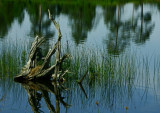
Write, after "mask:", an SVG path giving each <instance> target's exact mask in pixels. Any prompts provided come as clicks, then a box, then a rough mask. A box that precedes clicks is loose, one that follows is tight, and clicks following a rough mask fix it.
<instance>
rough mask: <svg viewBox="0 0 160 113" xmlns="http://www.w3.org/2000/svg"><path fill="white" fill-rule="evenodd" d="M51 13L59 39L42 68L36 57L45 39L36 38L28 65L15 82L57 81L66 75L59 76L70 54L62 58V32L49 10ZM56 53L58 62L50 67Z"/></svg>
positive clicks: (50, 16)
mask: <svg viewBox="0 0 160 113" xmlns="http://www.w3.org/2000/svg"><path fill="white" fill-rule="evenodd" d="M48 13H49V19H50V20H51V21H52V22H53V24H54V26H55V28H56V30H57V33H58V39H57V42H56V43H55V45H54V46H53V48H51V49H50V50H49V51H48V53H47V55H46V57H45V58H44V61H43V64H42V65H41V66H38V65H37V61H36V55H37V51H38V49H39V48H40V45H41V44H42V43H43V42H44V38H43V37H39V36H36V38H35V40H34V41H33V43H32V46H31V49H30V52H29V59H28V62H27V63H26V65H25V66H24V67H23V68H22V70H21V73H20V75H18V76H16V77H15V78H14V80H15V81H21V80H35V79H39V78H49V79H51V77H52V78H53V80H57V77H58V78H59V75H64V74H65V73H66V72H67V71H65V72H64V73H61V74H59V71H60V68H61V64H62V62H63V61H64V60H65V59H66V58H68V57H69V55H68V54H65V55H64V56H63V57H62V58H61V56H60V53H61V37H62V35H61V30H60V27H59V24H58V23H57V22H56V21H55V20H54V19H53V18H52V15H51V14H50V10H48ZM55 52H56V62H55V64H54V65H52V66H50V67H48V64H49V62H50V59H51V56H52V55H53V54H54V53H55Z"/></svg>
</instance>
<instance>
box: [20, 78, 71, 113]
mask: <svg viewBox="0 0 160 113" xmlns="http://www.w3.org/2000/svg"><path fill="white" fill-rule="evenodd" d="M22 86H23V87H24V88H25V90H26V91H27V94H28V102H29V104H30V106H31V109H32V111H33V112H34V113H39V112H40V111H41V110H40V109H41V102H40V101H41V100H42V98H43V99H44V101H45V103H46V105H47V107H48V109H49V111H51V112H52V113H59V112H56V111H58V109H57V108H59V106H60V103H61V104H62V105H63V106H64V107H69V106H70V105H69V104H67V103H66V102H65V101H64V97H62V96H61V90H60V88H61V87H60V86H59V87H58V86H57V84H56V83H55V82H51V81H47V82H46V81H38V82H32V81H29V82H28V83H22ZM49 93H51V94H53V95H55V102H59V104H56V107H54V105H53V103H52V102H53V101H52V100H51V99H50V97H49Z"/></svg>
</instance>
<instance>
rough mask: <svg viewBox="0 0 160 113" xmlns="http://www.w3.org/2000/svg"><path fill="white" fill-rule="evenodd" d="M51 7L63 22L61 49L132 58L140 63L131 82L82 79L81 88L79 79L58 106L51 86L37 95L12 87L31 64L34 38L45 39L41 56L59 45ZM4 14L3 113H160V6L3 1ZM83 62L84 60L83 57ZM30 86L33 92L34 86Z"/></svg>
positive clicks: (0, 54)
mask: <svg viewBox="0 0 160 113" xmlns="http://www.w3.org/2000/svg"><path fill="white" fill-rule="evenodd" d="M48 8H49V9H50V10H51V12H52V14H53V16H54V18H55V20H56V21H58V22H59V25H60V28H61V31H62V35H63V37H62V45H63V46H64V47H62V48H65V47H66V46H65V45H66V44H67V43H69V48H70V51H71V54H72V52H73V54H74V51H78V52H79V53H80V54H81V52H83V51H84V50H82V51H80V50H81V49H82V48H85V51H86V53H88V57H91V55H90V54H89V53H90V51H92V50H93V51H94V52H95V53H96V52H97V51H98V52H99V51H102V54H104V55H106V54H107V55H108V56H110V57H111V58H113V59H116V58H117V59H118V58H123V59H125V57H127V56H130V55H131V56H133V59H134V60H133V61H134V62H135V64H136V67H134V66H133V67H134V69H133V70H136V72H135V73H134V75H133V76H132V77H133V78H131V79H129V80H131V81H132V82H130V81H128V80H125V78H124V81H123V80H122V81H121V80H120V78H112V80H111V81H110V80H108V79H107V80H106V79H105V77H103V76H101V79H100V80H99V79H93V81H92V82H88V81H87V80H84V82H83V84H82V85H83V86H82V87H83V88H81V87H80V86H79V85H78V84H77V82H76V79H68V80H66V81H67V82H66V83H65V84H64V85H65V86H66V87H67V88H69V90H68V91H61V90H60V92H61V96H62V97H65V98H64V101H61V102H60V104H59V105H57V103H56V98H55V94H53V93H52V92H54V91H55V89H54V85H53V84H52V83H48V84H46V85H44V84H39V87H40V88H39V89H40V90H38V91H35V90H29V88H28V87H27V85H25V84H19V83H16V82H14V81H13V77H14V76H16V75H17V74H18V73H19V72H20V69H21V68H22V67H23V65H24V64H25V63H26V61H27V58H28V56H27V55H28V52H29V49H30V46H31V42H32V41H33V40H34V37H35V36H36V34H38V35H41V36H44V37H45V38H46V42H45V44H44V45H42V50H43V54H45V53H47V50H48V49H49V48H50V47H51V46H52V44H53V43H54V42H55V41H56V36H57V34H56V30H55V28H54V26H53V24H52V23H51V22H50V20H49V19H48V15H47V9H48ZM0 9H1V10H0V21H1V23H0V65H1V66H0V112H2V113H25V112H26V113H29V112H36V111H37V112H44V113H48V112H50V111H51V112H52V111H54V109H55V110H57V111H60V112H61V113H65V112H66V113H75V112H76V113H82V112H84V113H125V112H126V113H135V112H136V113H159V111H160V107H159V106H160V90H159V86H160V78H159V76H160V71H159V69H160V60H159V56H160V51H159V48H160V44H159V41H160V39H159V36H160V5H159V4H153V3H150V4H147V3H145V4H132V3H128V4H124V5H113V6H100V5H91V4H81V5H74V4H72V5H69V4H67V5H66V4H61V5H60V4H59V5H55V4H52V5H48V4H39V3H32V2H29V3H18V2H0ZM80 57H84V56H83V54H82V55H80ZM96 57H98V55H97V56H96ZM73 59H74V55H73ZM96 59H97V58H96ZM126 59H127V58H126ZM100 61H101V60H100ZM82 62H83V61H82ZM93 62H94V61H93ZM111 64H112V62H111ZM119 66H121V65H119ZM131 68H132V67H131ZM135 68H136V69H135ZM73 76H74V75H73ZM80 76H82V75H80V74H79V75H78V77H80ZM120 76H123V75H120ZM37 84H38V83H37ZM30 85H31V86H32V87H34V86H35V83H30ZM47 88H48V89H49V90H46V89H47ZM82 89H84V91H83V90H82ZM48 91H49V92H48ZM28 92H29V93H28ZM29 94H30V95H29ZM32 94H34V95H36V96H35V98H34V99H35V100H34V99H33V100H34V101H31V100H30V98H29V97H30V96H32ZM42 97H44V98H42ZM63 102H66V103H63ZM126 107H128V110H126Z"/></svg>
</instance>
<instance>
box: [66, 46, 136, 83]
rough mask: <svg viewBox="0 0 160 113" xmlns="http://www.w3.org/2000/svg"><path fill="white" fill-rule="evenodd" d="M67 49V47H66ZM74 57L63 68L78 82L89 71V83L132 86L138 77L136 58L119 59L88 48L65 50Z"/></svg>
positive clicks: (126, 55)
mask: <svg viewBox="0 0 160 113" xmlns="http://www.w3.org/2000/svg"><path fill="white" fill-rule="evenodd" d="M65 48H67V47H65ZM65 51H67V53H69V54H70V55H71V56H72V59H71V60H70V61H68V62H66V63H65V64H63V66H64V67H65V68H69V70H70V71H71V72H73V73H74V74H73V75H72V79H73V78H74V79H76V80H78V79H79V78H81V77H82V75H83V74H84V73H85V72H86V71H87V70H88V75H89V76H88V77H87V80H88V82H89V83H91V82H93V81H95V80H97V81H99V82H100V81H104V80H105V81H106V82H108V83H110V82H113V83H115V82H116V83H117V84H123V85H125V84H130V83H132V82H133V80H134V78H135V75H136V69H137V68H136V63H135V60H136V56H133V55H131V54H122V55H120V56H118V57H115V56H112V55H109V54H107V53H106V51H105V50H101V51H100V50H94V49H89V48H86V47H83V46H81V47H77V48H74V49H72V50H71V49H69V48H68V49H67V50H65V49H64V51H63V52H64V53H65Z"/></svg>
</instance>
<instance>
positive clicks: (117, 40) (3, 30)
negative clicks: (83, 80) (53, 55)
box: [0, 2, 155, 55]
mask: <svg viewBox="0 0 160 113" xmlns="http://www.w3.org/2000/svg"><path fill="white" fill-rule="evenodd" d="M1 4H2V5H1V9H3V10H1V11H0V15H1V18H0V19H1V20H0V21H3V23H1V25H0V37H5V35H7V33H8V32H9V30H10V28H11V25H12V23H13V22H14V20H15V19H16V20H18V22H19V25H21V24H22V22H23V20H24V17H25V12H24V11H26V12H27V13H28V14H29V19H30V24H31V26H30V27H31V28H30V33H29V34H30V36H31V37H34V36H35V35H36V34H38V35H41V36H45V37H47V38H48V39H49V38H51V37H53V36H54V35H55V33H54V31H53V30H51V29H50V28H51V22H50V21H49V20H48V17H47V9H48V8H50V9H52V12H53V14H52V15H53V16H54V17H55V18H56V17H59V16H60V15H67V17H68V19H69V26H68V27H71V35H72V40H73V41H74V42H75V44H76V45H78V44H80V43H84V42H85V41H87V38H88V33H89V32H91V31H92V30H93V29H94V28H96V27H97V24H96V23H98V22H97V21H99V20H96V19H95V18H96V16H97V15H96V6H95V5H91V4H84V5H78V6H77V5H74V4H70V5H64V4H58V5H56V4H52V5H49V4H37V3H33V2H26V3H15V2H2V3H1ZM17 6H18V7H17ZM70 7H72V8H70ZM143 7H144V4H143V3H141V4H140V5H137V4H132V5H130V7H127V6H126V5H117V6H103V7H102V9H103V18H104V23H105V25H106V27H107V30H109V33H107V38H106V39H105V40H106V47H107V51H108V53H109V54H113V55H119V54H121V53H123V52H124V51H125V48H128V46H129V45H130V42H131V41H132V40H133V41H134V42H135V43H136V44H144V43H145V42H146V40H149V39H150V35H151V34H152V31H153V29H154V27H155V24H154V22H153V21H152V14H151V12H150V11H149V12H144V8H143ZM10 8H11V9H12V10H9V9H10ZM73 8H74V10H72V9H73ZM126 10H131V13H130V15H129V16H128V17H127V18H125V16H126V15H127V14H128V12H127V13H126ZM17 11H18V12H17ZM7 12H8V13H7ZM27 24H28V23H27ZM101 29H104V28H101ZM98 34H101V33H100V32H97V38H99V37H98V36H99V35H98ZM102 41H103V40H102ZM46 45H48V44H46ZM47 49H48V48H47Z"/></svg>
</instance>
